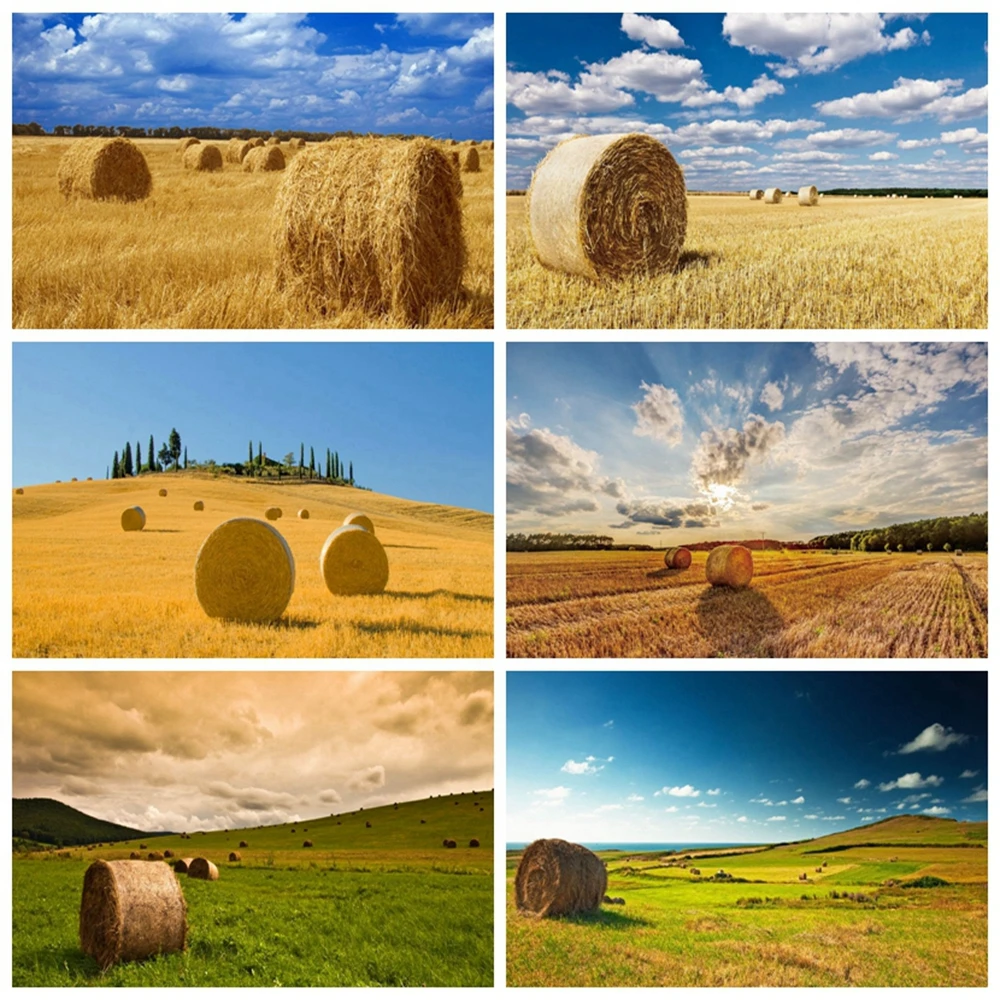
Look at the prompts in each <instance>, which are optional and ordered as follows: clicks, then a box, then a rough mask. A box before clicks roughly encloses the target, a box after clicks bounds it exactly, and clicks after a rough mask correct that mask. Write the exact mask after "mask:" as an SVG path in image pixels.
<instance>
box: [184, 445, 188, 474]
mask: <svg viewBox="0 0 1000 1000" xmlns="http://www.w3.org/2000/svg"><path fill="white" fill-rule="evenodd" d="M187 467H188V450H187V445H184V468H185V469H186V468H187Z"/></svg>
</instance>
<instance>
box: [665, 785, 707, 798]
mask: <svg viewBox="0 0 1000 1000" xmlns="http://www.w3.org/2000/svg"><path fill="white" fill-rule="evenodd" d="M656 794H657V795H673V796H676V797H677V798H679V799H696V798H698V796H699V795H701V792H700V791H698V789H697V788H695V787H694V785H674V786H673V787H672V788H671V787H669V786H666V785H664V787H663V788H661V789H660V790H659V791H658V792H656Z"/></svg>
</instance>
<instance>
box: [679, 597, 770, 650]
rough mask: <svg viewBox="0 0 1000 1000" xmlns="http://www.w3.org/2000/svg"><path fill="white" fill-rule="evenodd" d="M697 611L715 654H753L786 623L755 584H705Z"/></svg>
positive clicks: (700, 623)
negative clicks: (727, 585)
mask: <svg viewBox="0 0 1000 1000" xmlns="http://www.w3.org/2000/svg"><path fill="white" fill-rule="evenodd" d="M696 612H697V615H698V623H699V625H700V626H701V630H702V632H703V633H704V635H705V638H706V639H707V640H708V642H709V643H710V644H711V646H712V647H713V651H714V653H715V654H716V655H722V656H753V655H755V654H757V653H758V651H759V649H760V647H761V645H762V644H763V643H764V641H765V640H766V639H768V638H770V637H771V636H773V635H775V634H777V633H778V632H780V631H781V630H782V629H783V628H784V627H785V620H784V619H783V618H782V617H781V615H780V614H779V613H778V610H777V609H776V608H775V606H774V605H773V604H772V603H771V601H770V600H769V599H768V598H767V597H765V596H764V595H763V594H762V593H761V592H760V591H759V590H755V589H754V588H753V586H749V587H742V588H739V589H736V590H734V589H731V588H729V587H706V588H705V590H704V591H703V592H702V594H701V596H700V597H699V598H698V605H697V608H696Z"/></svg>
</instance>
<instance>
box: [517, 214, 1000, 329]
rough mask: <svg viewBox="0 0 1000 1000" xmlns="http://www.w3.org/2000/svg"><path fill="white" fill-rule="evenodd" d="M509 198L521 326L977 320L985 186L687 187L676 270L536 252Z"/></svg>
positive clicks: (797, 325) (982, 302) (912, 325)
mask: <svg viewBox="0 0 1000 1000" xmlns="http://www.w3.org/2000/svg"><path fill="white" fill-rule="evenodd" d="M525 203H526V199H525V198H524V197H523V196H516V195H515V196H510V197H508V198H507V323H508V325H509V326H510V327H512V328H517V329H525V328H527V329H548V328H553V329H567V328H574V329H576V328H593V329H608V330H616V329H663V328H668V329H672V328H682V329H683V328H698V329H703V328H711V329H734V328H738V329H818V328H822V329H876V330H878V329H965V328H976V329H983V328H985V327H986V325H987V240H986V215H987V202H986V200H985V199H972V198H966V199H962V200H953V199H950V198H948V199H944V198H941V199H938V198H935V199H930V200H925V199H923V198H919V199H916V198H908V199H905V200H904V199H893V200H889V199H886V198H873V199H868V198H857V199H855V198H846V197H825V198H823V200H822V201H821V202H820V204H819V205H817V206H816V207H814V208H803V207H800V206H799V205H798V204H796V203H795V202H794V201H793V200H791V199H789V200H787V201H785V202H784V203H782V204H781V205H765V204H763V202H759V201H750V200H749V198H747V197H746V196H745V195H744V196H742V197H737V196H726V195H703V196H702V195H699V196H695V197H689V198H688V230H687V239H686V240H685V244H684V251H683V253H682V255H681V261H680V265H679V267H678V269H677V271H676V272H675V273H671V274H666V275H663V276H660V277H656V278H645V279H634V280H628V281H623V282H616V283H607V284H597V283H595V282H592V281H590V280H588V279H586V278H582V277H577V276H573V275H566V274H561V273H557V272H554V271H550V270H547V269H546V268H544V267H542V265H541V264H539V263H538V261H537V260H536V258H535V255H534V252H533V250H532V246H531V239H530V236H529V233H528V227H527V223H526V218H525Z"/></svg>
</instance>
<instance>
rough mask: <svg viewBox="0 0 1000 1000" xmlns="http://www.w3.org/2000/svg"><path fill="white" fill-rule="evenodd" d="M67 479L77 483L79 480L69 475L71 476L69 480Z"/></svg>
mask: <svg viewBox="0 0 1000 1000" xmlns="http://www.w3.org/2000/svg"><path fill="white" fill-rule="evenodd" d="M69 481H70V482H71V483H78V482H79V481H80V480H79V479H77V478H76V476H71V477H70V480H69Z"/></svg>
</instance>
